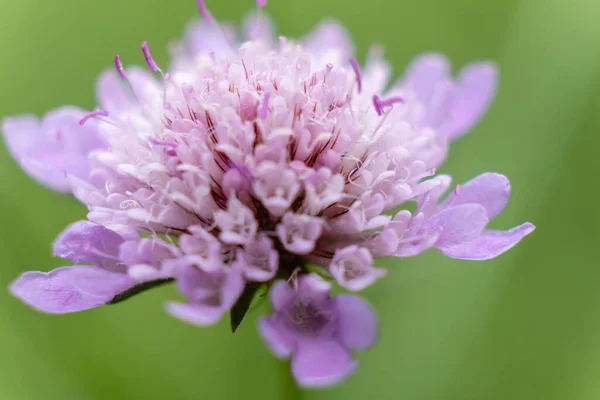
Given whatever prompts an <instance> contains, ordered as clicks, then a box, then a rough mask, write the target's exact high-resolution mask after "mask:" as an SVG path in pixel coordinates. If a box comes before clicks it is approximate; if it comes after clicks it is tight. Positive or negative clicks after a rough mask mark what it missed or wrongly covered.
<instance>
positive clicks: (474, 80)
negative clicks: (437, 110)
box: [442, 62, 498, 138]
mask: <svg viewBox="0 0 600 400" xmlns="http://www.w3.org/2000/svg"><path fill="white" fill-rule="evenodd" d="M497 80H498V71H497V69H496V66H495V65H494V64H492V63H489V62H480V63H474V64H470V65H468V66H467V67H465V68H464V69H463V70H462V71H461V72H460V74H459V76H458V79H457V86H456V93H455V96H456V97H455V104H454V106H453V109H452V121H451V122H450V123H448V124H447V125H445V126H444V127H443V129H442V131H443V132H444V133H446V134H447V135H448V136H449V137H450V138H457V137H459V136H461V135H462V134H464V133H466V132H467V131H468V130H469V129H471V128H472V127H473V126H474V125H475V124H476V123H477V122H478V121H479V120H480V119H481V117H482V116H483V114H484V113H485V111H486V110H487V108H488V107H489V105H490V104H491V102H492V100H493V99H494V96H495V94H496V84H497Z"/></svg>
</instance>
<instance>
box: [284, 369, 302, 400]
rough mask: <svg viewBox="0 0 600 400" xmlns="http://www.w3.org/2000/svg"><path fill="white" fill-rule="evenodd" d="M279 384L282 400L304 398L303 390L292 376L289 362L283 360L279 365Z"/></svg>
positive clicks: (299, 399)
mask: <svg viewBox="0 0 600 400" xmlns="http://www.w3.org/2000/svg"><path fill="white" fill-rule="evenodd" d="M279 385H280V392H281V397H280V399H281V400H301V399H302V391H301V390H300V388H299V387H298V384H297V383H296V381H295V380H294V377H293V376H292V372H291V370H290V364H289V362H281V363H280V365H279Z"/></svg>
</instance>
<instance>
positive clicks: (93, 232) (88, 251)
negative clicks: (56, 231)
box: [54, 221, 123, 266]
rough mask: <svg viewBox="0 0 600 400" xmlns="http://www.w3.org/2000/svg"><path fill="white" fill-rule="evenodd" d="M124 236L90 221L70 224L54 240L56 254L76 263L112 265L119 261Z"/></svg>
mask: <svg viewBox="0 0 600 400" xmlns="http://www.w3.org/2000/svg"><path fill="white" fill-rule="evenodd" d="M121 243H123V238H121V236H120V235H119V234H117V233H116V232H113V231H111V230H110V229H107V228H105V227H103V226H102V225H98V224H94V223H93V222H89V221H78V222H75V223H73V224H71V225H69V226H68V227H67V228H66V229H65V230H64V231H63V232H62V233H61V234H60V235H59V236H58V238H57V239H56V241H55V242H54V255H55V256H57V257H62V258H66V259H67V260H71V261H73V262H74V263H81V262H85V263H94V264H96V263H97V264H100V265H102V266H112V265H115V264H116V262H117V261H118V255H119V246H120V245H121Z"/></svg>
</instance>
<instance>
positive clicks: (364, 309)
mask: <svg viewBox="0 0 600 400" xmlns="http://www.w3.org/2000/svg"><path fill="white" fill-rule="evenodd" d="M332 302H333V305H334V307H335V308H336V310H337V312H338V318H339V331H338V337H339V338H340V340H341V341H342V343H344V344H345V345H346V346H348V347H350V348H353V349H359V350H365V349H367V348H369V347H371V346H373V344H374V343H375V341H376V340H377V338H378V336H379V327H378V322H377V316H376V315H375V312H374V311H373V308H372V307H371V306H370V305H369V303H367V302H366V301H365V300H364V299H362V298H360V297H358V296H353V295H350V294H341V295H339V296H336V297H334V298H333V299H332Z"/></svg>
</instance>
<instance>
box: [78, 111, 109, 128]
mask: <svg viewBox="0 0 600 400" xmlns="http://www.w3.org/2000/svg"><path fill="white" fill-rule="evenodd" d="M96 117H108V113H107V112H106V111H102V110H98V111H92V112H90V113H87V114H86V115H84V116H83V118H81V120H80V121H79V125H80V126H83V124H85V123H86V122H87V121H88V120H89V119H90V118H96Z"/></svg>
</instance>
